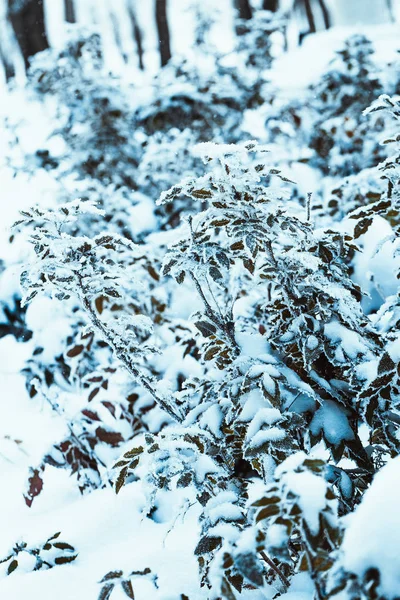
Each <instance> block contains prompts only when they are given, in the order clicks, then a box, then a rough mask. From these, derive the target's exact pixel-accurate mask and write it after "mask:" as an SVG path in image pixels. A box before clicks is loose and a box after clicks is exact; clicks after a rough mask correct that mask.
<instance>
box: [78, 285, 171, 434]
mask: <svg viewBox="0 0 400 600" xmlns="http://www.w3.org/2000/svg"><path fill="white" fill-rule="evenodd" d="M79 284H80V288H81V290H82V287H83V286H82V283H81V281H79ZM81 301H82V304H83V308H84V309H85V311H86V312H87V313H88V315H89V317H90V319H91V321H92V324H93V325H94V326H95V328H96V329H97V330H98V332H99V333H100V334H101V336H102V337H103V338H104V340H105V341H106V342H107V344H108V345H109V346H110V347H111V348H112V349H113V351H114V354H115V355H116V356H117V358H119V360H120V361H121V362H122V363H123V364H124V366H125V367H126V369H127V370H128V372H129V373H130V374H131V375H132V377H134V379H136V381H138V382H139V383H140V384H141V385H142V386H143V387H144V388H145V389H146V390H147V391H148V392H149V393H150V394H151V396H152V397H153V398H154V400H155V401H156V402H157V404H158V405H159V406H160V407H161V408H162V409H163V410H165V412H166V413H168V414H169V416H170V417H171V418H172V419H173V420H174V421H177V422H178V423H182V422H183V418H182V416H181V415H180V414H179V413H177V412H175V411H174V410H173V408H172V407H171V406H170V405H169V404H168V402H167V401H166V400H165V399H164V398H163V397H162V396H160V395H159V394H158V393H157V392H156V390H155V389H154V387H153V385H152V382H151V380H150V379H149V378H148V377H146V375H144V374H143V373H141V372H140V371H139V369H138V368H137V367H136V366H135V365H134V364H133V362H132V361H131V360H130V358H129V357H128V355H127V353H126V349H125V348H123V347H122V346H119V345H117V344H116V343H115V341H114V340H113V339H112V337H111V336H110V332H109V331H108V329H107V327H106V326H105V325H104V323H103V322H102V321H101V320H100V319H99V318H98V316H97V315H96V313H95V311H94V309H93V306H92V304H91V302H90V300H89V299H88V298H87V297H86V296H85V295H84V293H82V294H81Z"/></svg>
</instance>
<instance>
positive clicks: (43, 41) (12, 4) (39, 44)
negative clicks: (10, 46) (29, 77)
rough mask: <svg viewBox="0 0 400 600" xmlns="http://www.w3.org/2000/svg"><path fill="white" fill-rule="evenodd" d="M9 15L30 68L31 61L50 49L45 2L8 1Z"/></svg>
mask: <svg viewBox="0 0 400 600" xmlns="http://www.w3.org/2000/svg"><path fill="white" fill-rule="evenodd" d="M8 14H9V18H10V21H11V24H12V26H13V29H14V32H15V35H16V38H17V41H18V44H19V47H20V49H21V52H22V56H23V58H24V62H25V67H26V68H28V67H29V59H30V58H31V57H32V56H34V55H35V54H36V53H37V52H41V51H42V50H46V49H47V48H48V47H49V43H48V41H47V36H46V29H45V22H44V10H43V0H8Z"/></svg>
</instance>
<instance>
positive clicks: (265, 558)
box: [260, 550, 290, 592]
mask: <svg viewBox="0 0 400 600" xmlns="http://www.w3.org/2000/svg"><path fill="white" fill-rule="evenodd" d="M260 555H261V558H262V559H263V561H264V562H266V563H267V565H268V566H269V567H270V568H271V569H272V570H273V571H274V573H275V574H276V575H278V577H279V579H280V580H281V581H282V583H283V585H284V586H285V592H286V591H287V589H288V588H289V585H290V582H289V580H288V579H287V577H286V576H285V575H284V574H283V573H282V571H281V570H280V568H279V567H278V566H277V565H276V564H275V563H274V561H273V560H271V559H270V558H269V556H267V554H265V552H264V551H263V550H262V551H261V552H260Z"/></svg>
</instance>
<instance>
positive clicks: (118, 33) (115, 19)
mask: <svg viewBox="0 0 400 600" xmlns="http://www.w3.org/2000/svg"><path fill="white" fill-rule="evenodd" d="M109 15H110V19H111V23H112V26H113V32H114V39H115V44H116V46H117V48H118V51H119V53H120V55H121V57H122V60H123V61H124V63H125V64H126V63H127V62H128V57H127V55H126V52H125V50H124V45H123V43H122V38H121V30H120V27H119V22H118V17H117V15H116V14H115V13H114V11H113V10H112V9H111V10H110V12H109Z"/></svg>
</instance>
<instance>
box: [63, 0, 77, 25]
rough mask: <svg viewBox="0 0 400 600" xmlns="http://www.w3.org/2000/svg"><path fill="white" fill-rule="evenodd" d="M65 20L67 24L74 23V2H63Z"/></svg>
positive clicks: (65, 0)
mask: <svg viewBox="0 0 400 600" xmlns="http://www.w3.org/2000/svg"><path fill="white" fill-rule="evenodd" d="M64 7H65V20H66V22H67V23H76V15H75V6H74V0H64Z"/></svg>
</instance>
